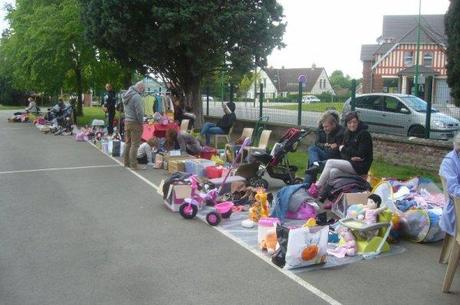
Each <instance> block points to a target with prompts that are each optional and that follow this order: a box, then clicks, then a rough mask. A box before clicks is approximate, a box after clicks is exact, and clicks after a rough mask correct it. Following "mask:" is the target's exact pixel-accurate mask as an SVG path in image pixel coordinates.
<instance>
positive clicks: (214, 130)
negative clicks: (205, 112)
mask: <svg viewBox="0 0 460 305" xmlns="http://www.w3.org/2000/svg"><path fill="white" fill-rule="evenodd" d="M222 108H223V109H224V113H225V114H224V116H223V117H222V118H221V119H220V120H219V121H217V123H210V122H207V123H204V125H203V127H202V128H201V135H202V136H204V137H206V145H209V144H210V143H211V135H215V134H228V132H229V131H230V128H232V126H233V124H234V123H235V121H236V115H235V108H236V106H235V103H233V102H228V103H226V104H222Z"/></svg>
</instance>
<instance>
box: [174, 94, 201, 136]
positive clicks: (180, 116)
mask: <svg viewBox="0 0 460 305" xmlns="http://www.w3.org/2000/svg"><path fill="white" fill-rule="evenodd" d="M195 119H196V115H195V114H193V113H192V112H191V109H190V108H189V107H184V105H183V102H182V99H181V98H180V97H178V96H174V121H177V122H179V124H180V123H181V122H182V120H189V125H188V126H189V129H191V128H192V127H193V126H194V124H195Z"/></svg>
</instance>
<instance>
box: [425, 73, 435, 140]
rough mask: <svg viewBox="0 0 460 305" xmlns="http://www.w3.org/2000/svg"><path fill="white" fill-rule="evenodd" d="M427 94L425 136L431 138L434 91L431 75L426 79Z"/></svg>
mask: <svg viewBox="0 0 460 305" xmlns="http://www.w3.org/2000/svg"><path fill="white" fill-rule="evenodd" d="M425 88H426V90H425V96H426V101H427V103H426V118H425V119H426V120H425V137H426V138H427V139H429V138H430V129H431V105H432V103H431V93H432V91H433V77H432V76H429V77H426V79H425Z"/></svg>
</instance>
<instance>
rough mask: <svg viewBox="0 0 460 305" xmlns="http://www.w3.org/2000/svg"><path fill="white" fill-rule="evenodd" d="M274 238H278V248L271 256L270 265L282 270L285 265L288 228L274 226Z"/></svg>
mask: <svg viewBox="0 0 460 305" xmlns="http://www.w3.org/2000/svg"><path fill="white" fill-rule="evenodd" d="M276 237H277V238H278V244H279V245H280V247H279V248H278V249H277V250H276V251H275V253H273V255H272V263H273V264H275V265H277V266H278V267H280V268H283V267H284V265H285V264H286V252H287V244H288V240H289V228H287V227H285V226H282V225H279V224H277V225H276Z"/></svg>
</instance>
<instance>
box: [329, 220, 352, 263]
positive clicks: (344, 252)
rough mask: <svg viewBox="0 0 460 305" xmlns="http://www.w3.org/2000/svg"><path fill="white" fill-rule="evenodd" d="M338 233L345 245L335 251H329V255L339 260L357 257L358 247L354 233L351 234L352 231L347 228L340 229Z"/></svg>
mask: <svg viewBox="0 0 460 305" xmlns="http://www.w3.org/2000/svg"><path fill="white" fill-rule="evenodd" d="M337 233H339V235H340V240H341V243H343V244H342V245H340V246H338V247H337V248H335V249H331V250H327V253H328V254H331V255H334V256H335V257H338V258H343V257H345V256H355V255H356V250H357V245H356V239H355V237H354V235H353V233H351V231H350V230H349V229H348V228H346V227H340V228H339V229H338V232H337Z"/></svg>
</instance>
